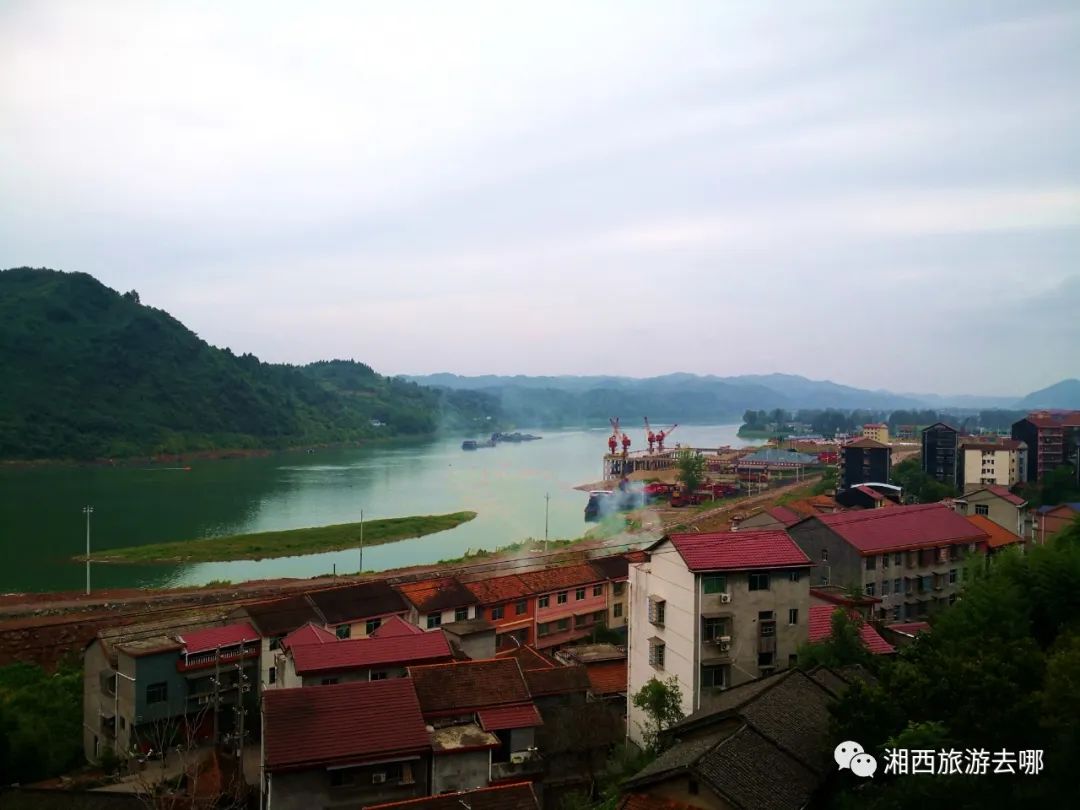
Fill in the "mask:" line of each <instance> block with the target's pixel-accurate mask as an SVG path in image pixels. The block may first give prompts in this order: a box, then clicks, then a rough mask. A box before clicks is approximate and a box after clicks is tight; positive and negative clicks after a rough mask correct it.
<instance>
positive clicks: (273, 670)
mask: <svg viewBox="0 0 1080 810" xmlns="http://www.w3.org/2000/svg"><path fill="white" fill-rule="evenodd" d="M266 677H267V679H268V682H269V683H277V667H270V669H269V670H267V672H266Z"/></svg>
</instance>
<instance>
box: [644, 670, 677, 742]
mask: <svg viewBox="0 0 1080 810" xmlns="http://www.w3.org/2000/svg"><path fill="white" fill-rule="evenodd" d="M631 701H632V702H633V704H634V705H635V706H636V707H637V708H639V709H641V710H642V711H643V712H645V724H644V725H643V726H642V728H641V733H642V735H643V736H644V738H645V748H646V750H648V751H649V752H650V753H652V754H656V753H658V752H659V751H660V750H661V735H662V734H663V732H664V731H665V730H666V729H668V728H670V727H671V726H673V725H674V724H675V723H677V722H679V721H680V720H682V719H683V710H682V689H681V688H680V687H679V679H678V678H676V677H675V676H674V675H672V676H671V677H670V678H668V679H667V680H666V681H658V680H657V679H656V678H650V679H649V681H648V683H646V684H645V685H644V686H642V687H641V689H639V690H638V691H637V692H636V693H635V694H634V695H633V696H632V697H631Z"/></svg>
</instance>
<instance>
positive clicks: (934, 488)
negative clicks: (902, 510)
mask: <svg viewBox="0 0 1080 810" xmlns="http://www.w3.org/2000/svg"><path fill="white" fill-rule="evenodd" d="M889 478H890V479H891V482H892V483H893V484H896V485H897V486H900V487H903V490H904V492H903V497H904V501H905V502H907V503H936V502H937V501H940V500H941V499H942V498H951V497H955V495H956V488H955V487H951V486H949V485H948V484H943V483H941V482H940V481H938V480H937V479H936V478H931V477H930V476H929V475H927V474H926V473H924V472H923V470H922V464H921V463H920V461H919V459H917V458H907V459H904V460H903V461H901V462H900V463H899V464H896V465H894V466H893V468H892V472H891V473H890V474H889Z"/></svg>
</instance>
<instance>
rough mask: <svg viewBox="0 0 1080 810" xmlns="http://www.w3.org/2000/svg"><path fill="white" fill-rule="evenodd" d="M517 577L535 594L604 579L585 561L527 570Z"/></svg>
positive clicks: (563, 589)
mask: <svg viewBox="0 0 1080 810" xmlns="http://www.w3.org/2000/svg"><path fill="white" fill-rule="evenodd" d="M518 577H520V579H521V581H522V582H524V583H525V584H526V585H527V586H528V587H529V589H530V590H531V591H532V592H533V593H535V594H544V593H551V592H552V591H565V590H567V589H569V588H576V587H579V586H581V585H591V584H593V583H595V582H603V581H604V577H602V576H601V575H600V574H599V573H598V572H597V571H595V570H594V569H593V568H592V566H590V565H587V564H585V563H580V564H578V565H563V566H560V567H558V568H548V569H546V570H544V571H529V572H527V573H524V574H518Z"/></svg>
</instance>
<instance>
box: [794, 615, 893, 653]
mask: <svg viewBox="0 0 1080 810" xmlns="http://www.w3.org/2000/svg"><path fill="white" fill-rule="evenodd" d="M838 610H840V611H843V610H844V608H842V607H838V606H837V605H830V604H815V605H810V643H811V644H816V643H820V642H822V641H825V640H826V639H828V638H829V637H830V636H831V635H832V619H833V614H834V613H836V611H838ZM848 615H849V616H851V618H852V619H853V620H854V621H855V622H857V623H858V625H859V639H860V640H861V641H862V643H863V646H864V647H866V649H867V650H869V651H870V652H871V653H872V654H873V655H891V654H892V653H894V652H896V648H895V647H893V645H892V644H890V643H889V642H887V641H886V640H885V639H883V638H882V637H881V634H880V633H878V631H877V630H876V629H874V626H873V625H872V624H869V623H867V622H866V621H865V620H863V618H862V617H861V616H859V615H858V614H857V613H854V612H849V614H848Z"/></svg>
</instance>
